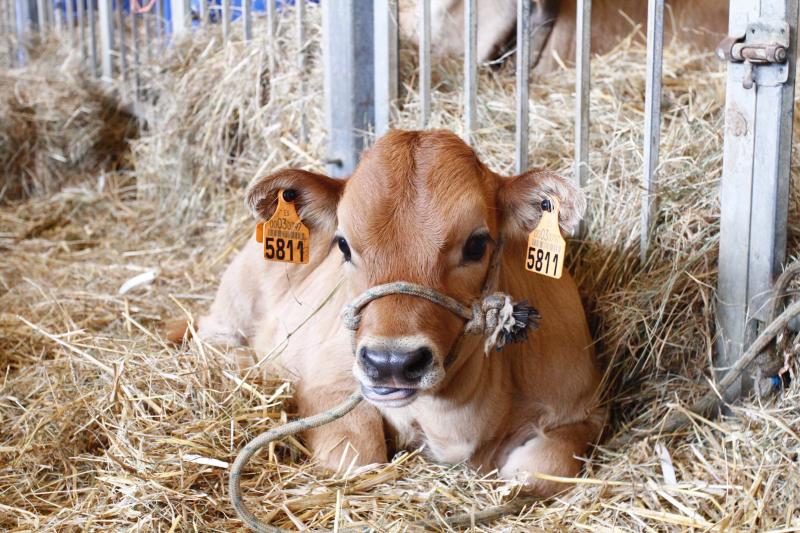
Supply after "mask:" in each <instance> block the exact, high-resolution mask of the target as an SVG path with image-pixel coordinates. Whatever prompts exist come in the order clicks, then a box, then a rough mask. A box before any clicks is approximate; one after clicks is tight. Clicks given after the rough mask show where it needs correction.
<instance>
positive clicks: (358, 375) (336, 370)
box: [199, 131, 604, 496]
mask: <svg viewBox="0 0 800 533" xmlns="http://www.w3.org/2000/svg"><path fill="white" fill-rule="evenodd" d="M280 189H293V190H294V191H296V193H297V200H296V205H297V206H298V208H299V212H300V214H301V216H302V218H303V221H304V223H305V224H306V225H307V226H308V227H309V228H310V230H311V257H310V262H309V263H308V264H307V265H285V264H278V263H268V262H266V261H265V260H264V259H263V257H262V249H261V246H260V245H259V244H258V243H257V242H256V241H255V240H251V241H250V242H249V243H248V244H247V245H246V246H245V248H244V249H243V250H242V251H241V252H240V253H239V255H238V256H237V257H236V258H235V259H234V261H233V262H232V263H231V265H230V266H229V267H228V269H227V271H226V272H225V274H224V276H223V278H222V284H221V285H220V288H219V292H218V293H217V296H216V299H215V301H214V303H213V305H212V307H211V310H210V312H209V314H208V315H207V316H204V317H202V318H201V319H200V321H199V335H201V336H202V337H204V338H206V339H208V340H212V341H217V342H227V343H238V342H240V341H248V342H250V344H251V345H252V346H253V348H254V349H255V351H256V352H257V354H258V355H259V357H263V356H265V355H267V354H269V353H279V354H280V355H279V357H278V359H279V363H280V365H279V366H280V368H281V371H282V372H284V373H285V375H286V376H288V377H289V378H290V379H292V380H294V381H295V383H296V398H297V403H298V406H299V411H300V414H301V415H309V414H312V413H316V412H319V411H322V410H324V409H327V408H330V407H331V406H333V405H335V404H337V403H339V402H341V401H342V400H343V399H344V398H345V397H346V396H348V395H349V394H350V393H351V392H352V391H353V390H355V389H356V388H357V387H359V386H360V387H361V389H362V391H363V393H364V396H365V397H366V399H367V400H368V401H369V403H366V402H365V403H362V404H361V405H360V406H359V407H358V408H357V409H356V410H355V411H354V412H353V413H351V414H349V415H347V416H346V417H345V418H344V419H341V420H339V421H337V422H334V423H332V424H330V425H328V426H323V427H321V428H318V429H315V430H313V431H311V432H310V434H308V435H306V439H307V441H308V443H309V444H310V447H311V449H312V450H313V452H314V454H315V456H316V457H317V458H318V459H319V461H320V463H321V464H322V465H323V466H324V467H327V468H331V469H336V468H337V466H338V465H340V464H342V462H344V464H349V462H350V461H351V460H355V462H356V463H357V464H368V463H373V462H385V461H387V459H388V457H389V454H390V453H392V452H393V450H394V449H395V448H396V447H410V446H419V445H422V444H424V445H425V453H427V454H428V456H429V457H430V458H432V459H433V460H436V461H442V462H448V463H458V462H462V461H467V462H469V463H470V464H471V465H473V466H474V467H476V468H483V469H487V470H490V469H494V468H497V469H498V470H499V472H500V474H501V475H502V476H504V477H508V478H514V477H515V478H519V479H520V480H522V481H524V482H525V483H526V485H527V487H528V488H529V489H530V490H532V491H533V492H534V493H536V494H539V495H542V496H546V495H550V494H552V493H554V492H556V491H557V490H559V489H560V488H562V486H561V485H559V484H557V483H552V482H548V481H544V480H541V479H537V478H535V477H534V476H533V474H535V473H537V472H540V473H545V474H553V475H558V476H575V475H576V474H577V473H578V472H579V469H580V461H579V460H578V459H577V457H579V456H581V455H583V454H584V453H586V451H587V448H588V446H589V445H590V443H591V442H592V441H593V440H595V439H596V438H597V437H598V435H599V433H600V430H601V427H602V424H603V420H604V411H603V410H602V409H601V408H600V407H598V387H599V382H600V376H599V373H598V370H597V366H596V363H595V358H594V353H593V350H592V339H591V338H590V335H589V330H588V328H587V324H586V320H585V317H584V311H583V307H582V305H581V301H580V298H579V296H578V291H577V289H576V287H575V284H574V282H573V280H572V278H571V277H570V276H569V274H567V273H566V271H565V273H564V276H563V277H562V278H561V279H560V280H555V279H551V278H545V277H543V276H540V275H536V274H533V273H530V272H528V271H526V270H525V268H524V262H525V253H526V245H527V237H528V234H529V232H530V231H531V230H532V228H534V227H535V226H536V225H537V223H538V221H539V220H540V218H541V213H542V207H541V205H542V201H543V200H544V199H545V198H546V197H550V198H557V199H558V200H559V201H560V204H561V212H560V225H561V227H562V228H563V229H564V230H566V231H570V230H572V229H574V228H575V227H576V225H577V223H578V221H579V219H580V217H581V214H582V211H583V209H584V206H585V203H584V199H583V196H582V195H581V192H580V191H579V190H577V189H576V188H575V187H574V186H573V185H572V184H571V183H570V182H568V181H566V180H564V179H562V178H560V177H558V176H556V175H554V174H551V173H549V172H546V171H530V172H526V173H524V174H522V175H519V176H515V177H502V176H499V175H498V174H496V173H494V172H492V171H491V170H489V169H488V168H487V167H486V166H485V165H483V164H482V163H481V162H480V161H479V160H478V158H477V157H476V155H475V153H474V152H473V150H472V149H471V148H470V147H469V146H467V145H466V144H464V143H463V142H462V141H461V140H460V139H459V138H458V137H457V136H455V135H454V134H452V133H449V132H445V131H426V132H412V131H392V132H390V133H388V134H387V135H386V136H384V137H383V138H382V139H380V140H379V141H378V142H377V143H376V144H375V145H374V146H373V147H372V148H370V149H369V150H368V151H367V152H366V153H365V154H364V156H363V159H362V161H361V163H360V165H359V166H358V168H357V169H356V171H355V172H354V173H353V175H352V176H351V177H350V178H349V179H347V180H333V179H331V178H328V177H326V176H322V175H319V174H314V173H311V172H306V171H303V170H284V171H280V172H277V173H275V174H272V175H271V176H267V177H265V178H260V179H258V180H256V181H255V182H254V183H253V184H252V185H251V186H250V188H249V190H248V192H247V204H248V205H249V206H250V208H251V209H252V210H253V212H254V214H255V216H256V218H258V219H261V220H266V219H268V218H270V216H271V215H272V213H273V212H274V210H275V207H276V199H277V194H278V191H279V190H280ZM501 235H502V238H503V239H504V240H505V247H504V248H503V251H502V257H501V263H500V279H499V286H498V290H500V291H503V292H507V293H509V294H511V295H513V296H514V297H516V298H518V299H523V298H524V299H527V300H528V301H529V302H531V303H532V304H533V305H534V306H535V307H536V308H537V309H538V310H539V312H540V313H541V316H542V318H541V322H540V327H539V329H538V330H536V331H533V332H531V334H530V335H529V337H528V339H527V341H525V342H522V343H519V344H510V345H507V346H506V347H505V348H504V349H503V350H502V351H501V352H494V353H491V354H489V355H485V354H484V350H483V342H482V339H479V338H476V337H465V342H464V343H463V344H462V345H461V348H460V350H458V351H457V352H456V353H455V357H454V359H452V362H448V364H446V363H445V357H446V356H447V354H448V353H450V352H451V349H452V347H453V344H454V342H455V341H456V339H457V337H458V335H459V332H460V331H461V329H462V328H463V326H464V321H463V320H462V319H460V318H458V317H457V316H455V315H453V314H452V313H450V312H448V311H447V310H445V309H443V308H441V307H438V306H436V305H434V304H433V303H431V302H429V301H427V300H425V299H422V298H418V297H414V296H410V295H391V296H386V297H383V298H380V299H378V300H375V301H373V302H372V303H370V304H368V305H367V306H366V308H365V309H364V311H363V315H362V320H361V323H360V327H359V328H358V331H357V333H356V337H355V339H356V346H355V355H354V352H353V348H352V347H351V339H350V337H349V333H348V331H347V330H345V328H344V327H343V326H342V323H341V310H342V308H343V306H344V305H345V304H346V303H347V302H348V301H350V300H351V299H352V298H353V297H355V296H356V295H357V294H359V293H361V292H362V291H364V290H365V289H368V288H370V287H374V286H376V285H379V284H382V283H387V282H392V281H407V282H411V283H416V284H420V285H424V286H426V287H429V288H431V289H434V290H436V291H439V292H441V293H444V294H446V295H449V296H451V297H453V298H456V299H457V300H459V301H461V302H463V303H466V304H469V303H470V302H472V301H474V300H475V299H476V298H478V297H479V296H480V292H481V287H482V285H483V282H484V279H485V278H486V276H487V270H488V268H489V258H490V256H491V254H492V251H493V249H494V247H495V246H496V245H497V243H498V242H499V240H500V238H501ZM340 281H342V283H343V285H342V286H341V288H340V289H339V290H334V289H335V287H336V286H337V284H338V283H339V282H340ZM332 291H333V296H332V297H331V300H330V302H329V303H328V304H327V305H325V306H323V307H322V308H321V309H319V310H317V309H318V305H319V304H320V302H322V301H323V300H324V299H325V298H326V297H327V296H328V295H330V294H331V292H332ZM287 336H288V340H287ZM386 435H390V436H391V437H392V438H390V439H389V442H390V443H392V444H390V445H387V439H386Z"/></svg>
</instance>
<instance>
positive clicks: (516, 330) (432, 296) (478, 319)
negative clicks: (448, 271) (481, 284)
mask: <svg viewBox="0 0 800 533" xmlns="http://www.w3.org/2000/svg"><path fill="white" fill-rule="evenodd" d="M391 294H405V295H409V296H417V297H419V298H424V299H426V300H428V301H430V302H433V303H435V304H437V305H439V306H441V307H444V308H445V309H447V310H448V311H450V312H451V313H453V314H454V315H457V316H459V317H461V318H463V319H464V320H466V323H465V324H464V329H463V332H462V335H463V334H467V335H483V336H485V337H486V340H485V342H484V346H483V349H484V353H486V354H487V355H488V354H489V352H491V350H492V348H495V349H496V350H497V351H500V350H501V349H502V348H503V346H505V345H506V344H508V343H511V342H519V341H522V340H525V339H526V338H527V337H528V329H529V328H530V329H536V328H537V327H538V325H539V319H540V318H541V317H540V316H539V312H538V311H537V310H536V309H534V308H533V307H531V306H530V305H528V302H527V301H525V300H522V301H519V302H513V300H512V299H511V297H510V296H509V295H507V294H505V293H502V292H496V293H493V294H489V295H487V296H484V297H483V298H480V299H478V300H476V301H475V302H474V303H473V304H472V305H471V306H468V305H465V304H463V303H461V302H459V301H458V300H456V299H455V298H452V297H450V296H447V295H446V294H442V293H440V292H438V291H435V290H433V289H431V288H429V287H425V286H424V285H417V284H416V283H409V282H407V281H395V282H392V283H386V284H383V285H376V286H375V287H371V288H369V289H367V290H366V291H364V292H363V293H362V294H361V295H359V296H358V297H356V298H355V299H354V300H353V301H352V302H350V303H349V304H347V305H346V306H345V308H344V311H343V313H342V322H343V324H344V327H346V328H347V329H349V330H351V331H352V332H353V345H354V348H355V332H356V331H357V330H358V327H359V326H360V325H361V312H362V311H363V310H364V308H365V307H366V306H367V304H369V303H370V302H372V301H373V300H377V299H378V298H383V297H384V296H389V295H391Z"/></svg>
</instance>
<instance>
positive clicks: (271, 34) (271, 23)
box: [266, 0, 324, 75]
mask: <svg viewBox="0 0 800 533" xmlns="http://www.w3.org/2000/svg"><path fill="white" fill-rule="evenodd" d="M266 2H267V38H268V40H269V44H268V45H267V46H269V57H268V62H267V64H268V65H269V72H270V75H271V74H272V73H273V72H275V48H276V46H275V24H276V18H275V0H266ZM323 12H324V10H323Z"/></svg>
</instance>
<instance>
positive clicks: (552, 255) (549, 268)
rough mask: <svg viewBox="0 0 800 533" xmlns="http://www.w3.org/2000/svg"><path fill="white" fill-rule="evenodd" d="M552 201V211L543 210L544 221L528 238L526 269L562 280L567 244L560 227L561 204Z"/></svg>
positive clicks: (553, 199)
mask: <svg viewBox="0 0 800 533" xmlns="http://www.w3.org/2000/svg"><path fill="white" fill-rule="evenodd" d="M547 199H548V200H550V206H551V208H550V211H545V210H542V219H541V220H540V221H539V225H538V226H536V228H535V229H534V230H533V231H532V232H531V234H530V236H529V237H528V256H527V257H526V260H525V268H527V269H528V270H530V271H531V272H536V273H537V274H542V275H544V276H547V277H550V278H556V279H559V278H561V271H562V270H563V269H564V252H565V250H566V249H567V243H566V242H565V241H564V237H562V236H561V229H560V228H559V227H558V208H559V203H558V200H556V199H555V198H547Z"/></svg>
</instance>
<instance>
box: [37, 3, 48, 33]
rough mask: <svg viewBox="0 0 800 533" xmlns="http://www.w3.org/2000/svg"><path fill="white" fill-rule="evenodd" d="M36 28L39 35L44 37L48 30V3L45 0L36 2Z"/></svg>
mask: <svg viewBox="0 0 800 533" xmlns="http://www.w3.org/2000/svg"><path fill="white" fill-rule="evenodd" d="M36 27H37V28H38V29H39V34H40V35H41V36H42V37H44V33H45V31H46V30H47V2H46V1H45V0H36Z"/></svg>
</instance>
